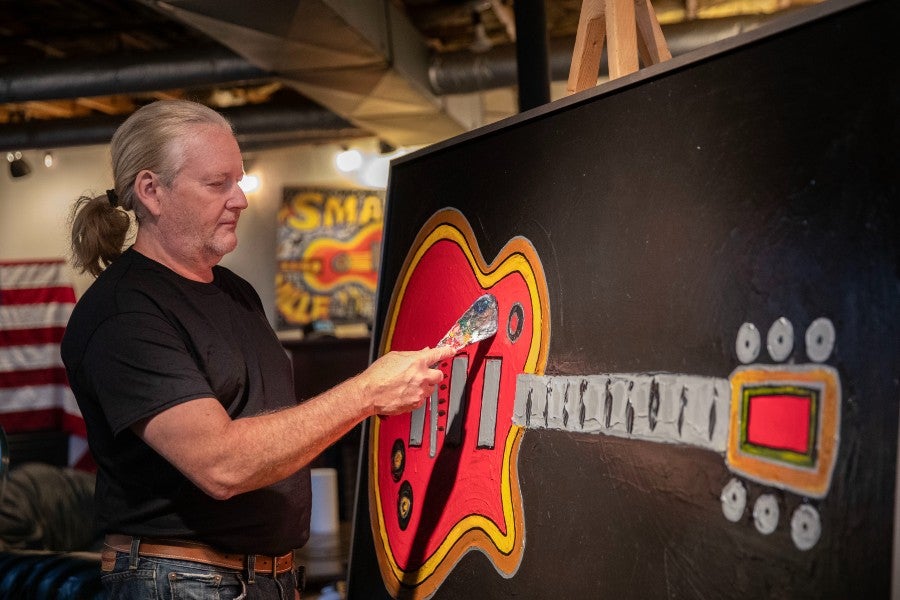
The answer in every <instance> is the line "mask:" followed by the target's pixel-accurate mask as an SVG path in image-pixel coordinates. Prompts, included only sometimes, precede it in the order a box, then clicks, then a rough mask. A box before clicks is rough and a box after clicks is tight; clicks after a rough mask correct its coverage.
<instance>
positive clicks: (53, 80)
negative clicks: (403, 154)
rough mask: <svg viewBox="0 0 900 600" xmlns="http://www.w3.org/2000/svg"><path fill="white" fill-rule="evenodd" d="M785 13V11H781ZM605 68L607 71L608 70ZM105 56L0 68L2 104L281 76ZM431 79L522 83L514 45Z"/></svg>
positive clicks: (183, 56) (184, 57) (435, 65)
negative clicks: (109, 58)
mask: <svg viewBox="0 0 900 600" xmlns="http://www.w3.org/2000/svg"><path fill="white" fill-rule="evenodd" d="M779 14H783V13H779ZM772 18H773V15H762V16H752V17H734V18H726V19H715V20H712V19H711V20H698V21H691V22H685V23H678V24H675V25H668V26H663V33H664V35H665V36H666V42H667V44H668V45H669V50H670V51H671V52H672V55H673V56H676V55H678V54H684V53H686V52H689V51H691V50H694V49H696V48H699V47H701V46H704V45H706V44H710V43H712V42H716V41H719V40H721V39H725V38H728V37H732V36H734V35H737V34H739V33H742V32H744V31H749V30H751V29H754V28H756V27H759V26H760V25H762V24H764V23H766V22H768V21H770V20H771V19H772ZM574 47H575V38H574V37H569V38H553V39H551V40H550V44H549V62H550V76H551V79H552V80H554V81H565V80H566V79H567V78H568V76H569V65H570V63H571V60H572V49H573V48H574ZM605 54H606V53H604V63H603V65H601V71H602V70H603V69H604V68H605ZM137 60H138V57H135V56H122V57H118V58H116V59H113V60H112V61H108V60H105V61H104V62H102V63H101V62H98V61H96V60H90V61H85V60H53V61H44V62H41V63H36V64H30V65H28V66H25V67H23V66H16V65H6V66H0V103H15V102H28V101H31V100H63V99H71V98H80V97H92V96H104V95H113V94H134V93H139V92H152V91H159V90H165V89H176V88H183V87H198V86H203V85H215V84H226V83H231V84H233V83H236V82H239V81H255V80H262V79H271V78H272V77H273V76H274V75H273V74H272V73H270V72H268V71H265V70H263V69H260V68H258V67H256V66H255V65H253V64H251V63H250V62H249V61H247V60H246V59H244V58H243V57H241V56H239V55H237V54H235V53H234V52H232V51H231V50H229V49H227V48H224V47H221V46H210V47H206V48H198V49H196V50H192V51H190V52H187V51H178V52H159V53H146V54H141V55H140V57H139V61H140V62H137ZM428 79H429V82H428V83H429V84H430V87H431V89H432V91H433V92H434V93H435V94H437V95H445V94H464V93H470V92H477V91H482V90H488V89H494V88H500V87H508V86H511V85H516V83H517V73H516V47H515V44H504V45H501V46H495V47H494V48H493V49H491V50H489V51H487V52H484V53H481V54H475V53H472V52H468V51H459V52H451V53H444V54H435V55H433V56H432V58H431V63H430V66H429V70H428Z"/></svg>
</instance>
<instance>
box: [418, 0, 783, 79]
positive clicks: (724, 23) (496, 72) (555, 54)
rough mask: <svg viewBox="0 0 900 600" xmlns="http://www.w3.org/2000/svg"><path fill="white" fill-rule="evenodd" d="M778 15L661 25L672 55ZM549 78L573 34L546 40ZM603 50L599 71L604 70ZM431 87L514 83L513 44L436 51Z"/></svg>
mask: <svg viewBox="0 0 900 600" xmlns="http://www.w3.org/2000/svg"><path fill="white" fill-rule="evenodd" d="M783 14H786V11H782V12H781V13H778V14H777V15H752V16H741V17H729V18H723V19H704V20H696V21H686V22H682V23H677V24H673V25H665V26H663V27H662V30H663V35H664V36H665V38H666V43H667V44H668V46H669V51H670V52H671V53H672V56H677V55H679V54H685V53H687V52H690V51H692V50H696V49H697V48H700V47H701V46H706V45H708V44H711V43H713V42H718V41H720V40H723V39H726V38H730V37H733V36H735V35H738V34H739V33H743V32H745V31H750V30H751V29H755V28H757V27H759V26H760V25H763V24H765V23H767V22H769V21H771V20H772V19H773V18H775V17H777V16H779V15H783ZM549 48H550V49H549V62H550V78H551V80H552V81H565V80H566V79H568V77H569V66H570V65H571V62H572V52H573V50H574V48H575V37H574V36H572V37H565V38H552V39H551V40H550V44H549ZM606 55H607V53H606V52H603V56H602V60H601V64H600V70H599V71H600V73H605V72H606V71H607V63H606ZM428 79H429V83H430V85H431V89H432V91H433V92H434V93H435V94H436V95H439V96H442V95H446V94H468V93H473V92H480V91H484V90H489V89H494V88H501V87H509V86H514V85H516V83H517V74H516V47H515V44H504V45H500V46H494V47H493V48H492V49H491V50H488V51H487V52H484V53H482V54H473V53H471V52H467V51H458V52H448V53H444V54H436V55H434V56H433V57H432V62H431V66H430V68H429V71H428Z"/></svg>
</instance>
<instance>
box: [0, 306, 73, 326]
mask: <svg viewBox="0 0 900 600" xmlns="http://www.w3.org/2000/svg"><path fill="white" fill-rule="evenodd" d="M73 307H74V305H73V304H71V303H59V302H51V303H50V304H13V305H12V306H7V305H5V304H0V329H28V328H31V327H65V326H66V323H68V322H69V316H70V315H71V314H72V308H73Z"/></svg>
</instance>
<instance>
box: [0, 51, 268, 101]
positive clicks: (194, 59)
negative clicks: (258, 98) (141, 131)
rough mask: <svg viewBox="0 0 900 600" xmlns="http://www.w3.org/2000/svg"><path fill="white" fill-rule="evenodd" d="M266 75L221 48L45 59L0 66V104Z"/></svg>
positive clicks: (100, 94)
mask: <svg viewBox="0 0 900 600" xmlns="http://www.w3.org/2000/svg"><path fill="white" fill-rule="evenodd" d="M271 77H272V74H271V73H268V72H266V71H265V70H263V69H260V68H259V67H257V66H255V65H253V64H251V63H249V62H248V61H247V60H245V59H244V58H243V57H240V56H238V55H237V54H235V53H234V52H232V51H231V50H228V49H227V48H223V47H221V46H210V47H207V48H197V49H195V50H191V51H189V52H186V51H178V52H170V51H167V52H159V53H156V54H147V55H141V56H140V62H135V57H133V56H125V55H123V56H119V57H116V58H113V59H106V60H104V61H103V62H102V63H98V62H97V61H96V60H92V61H69V60H47V61H43V62H39V63H34V64H29V65H26V66H19V65H5V66H2V67H0V102H3V103H7V102H27V101H31V100H59V99H63V98H79V97H89V96H106V95H113V94H123V93H124V94H133V93H138V92H154V91H159V90H165V89H175V88H184V87H191V86H202V85H215V84H218V83H234V82H237V81H253V80H258V79H270V78H271Z"/></svg>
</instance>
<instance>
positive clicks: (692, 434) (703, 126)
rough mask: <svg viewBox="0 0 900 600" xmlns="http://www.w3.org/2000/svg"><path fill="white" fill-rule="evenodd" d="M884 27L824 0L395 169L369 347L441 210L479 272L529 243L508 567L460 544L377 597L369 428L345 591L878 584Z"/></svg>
mask: <svg viewBox="0 0 900 600" xmlns="http://www.w3.org/2000/svg"><path fill="white" fill-rule="evenodd" d="M898 25H900V5H898V4H897V3H895V2H891V1H871V2H835V3H826V4H823V5H820V6H817V7H815V8H813V9H808V10H806V11H804V12H803V13H802V14H800V15H795V16H794V17H792V18H789V19H788V20H785V21H782V22H781V23H780V24H776V25H775V26H773V27H768V28H763V29H760V30H757V31H755V32H752V33H750V34H744V35H742V36H740V37H739V38H736V39H735V40H733V41H729V42H727V43H722V44H719V45H717V46H714V47H712V48H710V49H709V50H708V51H704V52H703V53H702V54H695V55H689V56H685V57H679V58H677V59H673V60H672V61H669V64H667V65H660V66H658V67H652V68H649V69H645V70H644V71H643V72H641V73H638V74H636V75H635V76H631V77H627V78H624V79H623V80H621V81H616V82H614V83H610V84H606V85H604V86H602V87H601V88H598V89H596V90H592V91H588V92H585V93H582V94H579V95H576V96H573V97H571V98H569V99H566V100H564V101H560V102H557V103H554V104H551V105H549V106H547V107H546V108H543V109H538V110H536V111H532V112H530V113H526V114H524V115H522V116H520V117H518V118H515V119H512V120H509V121H507V122H503V123H500V124H498V125H496V126H492V127H488V128H485V129H483V130H481V131H478V132H474V133H473V134H469V135H465V136H462V137H460V138H457V139H455V140H452V141H450V142H448V143H444V144H441V145H439V146H436V147H432V148H429V149H426V150H425V151H421V152H419V153H415V154H413V155H410V156H408V157H405V158H403V159H401V160H398V161H395V163H394V164H393V165H392V168H391V178H390V186H389V190H388V197H389V210H388V214H387V217H386V220H385V227H386V229H385V231H386V237H385V240H386V245H385V249H384V263H383V264H382V271H381V277H382V285H381V288H380V292H379V298H378V311H377V314H376V315H375V330H374V335H375V342H376V343H375V348H382V346H383V342H384V340H385V337H386V336H387V335H388V333H389V323H388V321H389V318H388V316H389V310H390V308H391V306H392V301H393V300H394V299H395V298H396V296H397V289H398V288H397V284H398V282H401V281H403V280H404V277H405V272H406V268H407V266H408V265H409V261H410V259H409V257H410V256H411V255H412V254H414V253H415V252H416V251H418V250H419V249H420V248H419V246H420V245H421V244H422V243H423V239H425V238H424V237H423V234H424V233H425V232H424V230H423V228H425V227H426V225H428V226H429V227H430V226H431V225H432V224H433V219H434V217H435V215H439V214H441V213H442V212H443V211H446V210H447V209H452V211H454V212H456V213H458V214H459V215H461V216H462V217H463V218H464V219H465V222H466V223H468V224H469V225H470V226H471V229H472V239H473V242H474V245H475V246H477V252H478V253H480V255H481V256H483V257H484V261H485V262H486V263H490V262H491V261H492V260H494V259H495V258H496V257H503V256H505V251H504V248H506V247H507V245H508V244H509V243H510V241H511V240H514V239H521V240H525V241H527V244H528V245H529V246H530V247H531V248H533V250H534V255H535V256H536V257H537V259H538V260H539V262H540V265H541V269H542V271H543V274H544V277H545V279H546V289H547V302H548V306H549V311H548V314H549V321H550V322H549V325H548V327H547V332H548V333H547V335H548V340H549V350H548V352H547V356H546V365H545V366H544V367H543V370H542V372H536V373H527V372H524V371H525V370H523V372H522V373H520V374H519V376H518V377H517V380H516V384H515V385H516V390H515V398H514V399H513V401H514V403H515V409H514V413H513V424H514V426H515V427H518V428H521V431H522V433H521V436H520V437H519V438H518V442H517V443H518V449H517V460H516V461H515V467H516V476H517V479H518V483H519V487H520V492H521V499H522V511H523V535H524V540H523V541H524V548H523V551H522V554H521V561H520V562H519V563H517V564H516V565H515V566H514V568H509V565H503V564H500V563H499V561H498V560H497V559H496V557H493V556H491V553H490V552H488V551H485V550H484V549H483V548H481V547H479V546H478V545H477V544H474V543H473V544H472V546H471V547H470V548H469V550H470V551H464V552H452V553H450V554H448V555H447V556H449V557H450V558H451V559H452V561H453V562H452V564H450V565H446V566H445V567H446V568H441V569H436V570H435V571H434V572H435V573H437V574H438V575H439V576H440V577H441V581H440V582H439V584H438V585H436V586H430V587H428V588H426V587H421V586H417V585H416V582H415V581H412V580H410V585H409V586H406V587H404V586H403V585H401V586H400V588H399V590H395V589H394V588H390V590H389V588H388V586H386V584H385V578H384V577H383V574H382V571H381V569H380V567H379V556H378V552H377V551H376V547H377V544H381V543H383V540H384V539H385V538H387V537H388V535H389V532H388V534H385V531H384V529H383V528H381V527H380V525H379V523H378V522H377V519H373V515H375V514H376V512H375V511H373V507H372V506H371V504H372V503H371V500H372V495H371V490H372V482H371V481H370V480H369V476H370V474H371V473H372V465H373V463H377V464H389V463H383V462H382V463H378V461H383V460H389V459H390V457H389V456H388V457H384V456H380V455H379V454H378V451H377V450H376V448H377V446H371V445H370V446H367V448H368V451H367V452H366V451H364V453H363V454H364V459H365V460H364V465H363V466H364V467H366V466H367V467H368V468H362V469H361V480H360V485H359V488H358V492H357V510H356V514H355V523H354V534H353V545H352V553H351V561H350V574H349V597H350V598H351V599H369V598H372V599H384V598H389V597H391V596H392V595H397V596H401V597H425V596H433V597H434V598H438V599H456V598H459V599H463V598H472V597H480V598H553V597H560V598H607V597H609V598H616V597H622V598H703V597H705V598H791V599H797V598H851V597H852V598H886V597H888V596H889V590H890V586H891V577H892V543H893V538H894V497H895V479H896V472H897V462H896V461H897V427H898V405H897V399H898V397H900V374H898V365H900V344H898V343H897V341H898V339H900V335H898V334H900V331H898V328H900V280H898V272H900V270H898V264H900V260H898V236H897V233H896V232H897V231H898V229H900V202H898V184H900V181H898V179H900V170H898V168H897V166H898V165H900V150H898V148H900V120H898V119H897V117H896V115H897V111H898V108H900V83H898V81H897V78H896V77H893V76H889V74H888V73H886V72H885V71H884V70H883V67H880V66H878V64H877V61H874V60H872V57H878V56H886V55H887V53H888V50H889V44H890V42H889V40H890V39H891V36H892V34H893V32H894V31H896V30H897V26H898ZM431 276H432V278H433V279H434V280H435V281H437V282H440V281H442V280H444V281H446V282H448V283H447V284H446V285H447V286H448V289H453V287H454V283H453V282H454V281H456V280H457V279H458V278H460V277H462V276H463V273H462V271H459V272H457V271H454V270H450V269H448V270H445V272H442V273H439V274H432V275H431ZM488 283H489V282H488ZM435 287H436V288H439V287H440V285H439V284H435ZM441 296H442V295H441V293H440V289H436V291H435V293H434V294H433V295H432V296H431V297H430V299H428V300H427V301H428V302H432V303H434V304H435V306H436V308H435V310H434V311H433V313H431V314H434V315H442V314H443V313H444V312H446V311H444V310H443V309H442V308H440V303H441V301H442V298H441ZM422 297H423V298H424V297H426V296H425V295H424V294H423V295H422ZM423 308H426V307H420V309H423ZM423 314H424V315H426V316H423V317H421V318H422V319H426V320H427V319H428V318H429V317H428V316H427V315H428V314H429V313H428V312H427V311H423ZM432 325H433V324H432V323H430V322H427V321H426V325H425V327H426V329H428V330H430V329H432V328H433V329H435V330H437V329H439V328H437V327H432ZM498 335H500V334H499V333H498ZM435 341H436V340H435ZM476 354H477V353H476ZM479 403H480V400H479V397H476V396H475V395H474V394H473V395H472V397H468V398H466V399H465V402H463V403H462V404H463V406H464V407H466V408H464V410H479V408H480V406H479ZM786 407H787V408H786ZM391 418H392V419H393V417H391ZM508 425H509V424H508V423H507V424H505V426H508ZM498 426H499V424H498ZM427 427H428V425H427V421H426V428H427ZM804 428H805V429H804ZM372 430H373V427H372V423H371V422H370V423H369V424H368V425H367V427H366V430H365V433H366V435H367V439H366V440H364V443H366V444H369V443H371V441H372V440H371V439H370V438H371V433H372ZM447 458H448V457H447V456H445V455H442V454H441V453H438V454H437V455H436V457H435V459H436V460H446V459H447ZM451 467H452V465H451ZM407 468H408V467H407ZM454 470H456V471H458V472H463V471H464V470H462V469H454V468H449V467H448V466H447V465H443V469H442V470H441V472H443V473H446V472H448V471H449V472H453V471H454ZM403 477H405V475H401V482H400V483H401V484H402V480H403ZM445 485H446V484H445ZM401 487H402V485H401ZM435 487H440V486H435ZM412 497H413V499H414V500H415V498H416V497H417V496H416V495H415V491H414V493H413V496H412ZM401 500H402V498H401ZM398 506H401V507H402V506H403V504H402V502H401V503H399V504H398ZM417 507H418V508H417ZM413 509H414V510H422V511H428V510H429V506H427V505H426V506H422V505H421V504H417V503H416V502H413ZM383 514H384V515H385V518H391V517H390V516H388V514H389V513H388V511H384V512H383ZM394 518H398V517H394ZM399 518H400V519H404V518H405V517H404V515H403V514H402V513H401V514H400V515H399ZM414 522H415V520H414V519H410V520H409V521H407V523H414ZM403 524H404V522H401V525H403ZM376 538H378V539H376Z"/></svg>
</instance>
